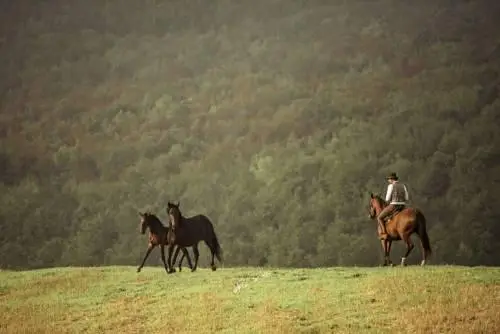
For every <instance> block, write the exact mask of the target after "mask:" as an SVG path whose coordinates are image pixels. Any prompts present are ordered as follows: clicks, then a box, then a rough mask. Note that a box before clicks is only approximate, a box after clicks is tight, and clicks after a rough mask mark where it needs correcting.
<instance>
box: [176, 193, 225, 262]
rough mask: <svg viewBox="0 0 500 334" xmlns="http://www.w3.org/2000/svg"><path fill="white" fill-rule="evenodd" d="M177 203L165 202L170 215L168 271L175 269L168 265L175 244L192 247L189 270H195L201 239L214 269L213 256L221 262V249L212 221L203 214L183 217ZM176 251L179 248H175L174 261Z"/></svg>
mask: <svg viewBox="0 0 500 334" xmlns="http://www.w3.org/2000/svg"><path fill="white" fill-rule="evenodd" d="M179 205H180V203H179V202H177V204H174V203H170V202H168V204H167V212H168V216H169V217H170V219H169V222H170V225H171V229H170V230H169V232H168V244H169V246H168V264H169V268H170V270H171V271H170V272H175V269H173V268H172V266H171V265H170V264H171V260H172V251H173V248H174V246H175V245H177V246H180V247H189V246H192V247H193V253H194V267H193V268H192V269H191V271H195V270H196V268H197V267H198V258H199V256H200V252H199V251H198V243H199V242H200V241H202V240H203V241H204V242H205V244H206V245H207V247H208V248H209V249H210V252H211V253H212V262H211V263H210V266H211V268H212V270H216V267H215V263H214V256H215V257H217V260H219V262H221V263H222V249H221V247H220V244H219V240H218V239H217V236H216V235H215V231H214V227H213V224H212V222H211V221H210V219H208V218H207V217H206V216H205V215H196V216H193V217H184V216H183V215H182V213H181V211H180V210H179ZM178 251H179V249H178V248H177V250H176V254H175V255H174V262H175V258H176V257H177V253H178Z"/></svg>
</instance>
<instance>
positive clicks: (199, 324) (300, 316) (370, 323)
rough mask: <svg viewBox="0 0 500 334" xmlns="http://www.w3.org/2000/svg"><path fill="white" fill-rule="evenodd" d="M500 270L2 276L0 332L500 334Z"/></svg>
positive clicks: (63, 271) (117, 271) (82, 271)
mask: <svg viewBox="0 0 500 334" xmlns="http://www.w3.org/2000/svg"><path fill="white" fill-rule="evenodd" d="M499 315H500V268H485V267H475V268H470V267H455V266H428V267H425V268H421V267H406V268H399V267H394V268H318V269H273V268H222V269H219V270H218V271H216V272H212V271H210V270H208V269H199V270H198V271H197V272H195V273H191V272H189V270H187V269H185V270H184V271H182V272H181V273H176V274H173V275H167V274H166V273H165V271H164V270H163V269H160V268H157V267H145V268H144V269H143V271H142V272H141V273H139V274H137V273H136V272H135V268H134V267H96V268H55V269H44V270H35V271H24V272H14V271H0V332H1V333H107V332H110V333H111V332H113V333H212V332H220V333H388V332H389V333H446V332H449V333H500V320H499V317H500V316H499Z"/></svg>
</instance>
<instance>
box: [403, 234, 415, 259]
mask: <svg viewBox="0 0 500 334" xmlns="http://www.w3.org/2000/svg"><path fill="white" fill-rule="evenodd" d="M402 239H403V241H404V242H405V244H406V253H405V255H404V256H403V257H402V258H401V265H402V266H406V258H407V257H408V255H410V252H411V250H412V249H413V247H415V246H414V245H413V242H412V241H411V237H410V235H409V234H404V235H402Z"/></svg>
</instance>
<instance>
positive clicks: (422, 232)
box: [416, 209, 432, 257]
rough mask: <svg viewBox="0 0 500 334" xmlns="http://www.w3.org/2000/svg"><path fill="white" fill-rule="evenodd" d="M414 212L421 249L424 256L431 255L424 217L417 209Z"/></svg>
mask: <svg viewBox="0 0 500 334" xmlns="http://www.w3.org/2000/svg"><path fill="white" fill-rule="evenodd" d="M416 211H417V212H416V218H417V219H416V220H417V224H418V227H417V228H418V230H417V234H418V235H419V236H420V241H421V242H422V247H423V248H424V252H425V255H431V254H432V250H431V243H430V241H429V235H427V228H426V220H425V216H424V214H423V213H422V212H421V211H420V210H418V209H417V210H416ZM426 257H427V256H426Z"/></svg>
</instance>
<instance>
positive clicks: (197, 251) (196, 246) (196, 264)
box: [191, 244, 200, 271]
mask: <svg viewBox="0 0 500 334" xmlns="http://www.w3.org/2000/svg"><path fill="white" fill-rule="evenodd" d="M193 254H194V267H193V269H191V271H196V268H198V258H199V257H200V251H199V250H198V244H194V245H193Z"/></svg>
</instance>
